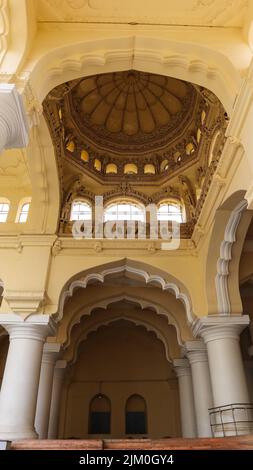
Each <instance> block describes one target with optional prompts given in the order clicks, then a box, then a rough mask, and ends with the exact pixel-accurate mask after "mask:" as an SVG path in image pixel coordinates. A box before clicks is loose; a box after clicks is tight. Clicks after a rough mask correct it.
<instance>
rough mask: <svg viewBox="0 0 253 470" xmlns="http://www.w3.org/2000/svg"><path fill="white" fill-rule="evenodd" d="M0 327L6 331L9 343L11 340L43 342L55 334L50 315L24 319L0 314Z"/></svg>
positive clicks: (32, 316)
mask: <svg viewBox="0 0 253 470" xmlns="http://www.w3.org/2000/svg"><path fill="white" fill-rule="evenodd" d="M0 325H2V326H3V328H5V330H7V332H8V333H9V335H10V341H11V340H13V339H34V340H37V341H45V338H46V337H47V336H50V335H51V336H52V335H54V334H55V332H56V324H55V321H54V320H53V319H52V317H50V315H31V316H30V317H28V318H26V319H24V318H22V317H20V316H19V315H16V314H11V313H7V314H5V313H2V314H0Z"/></svg>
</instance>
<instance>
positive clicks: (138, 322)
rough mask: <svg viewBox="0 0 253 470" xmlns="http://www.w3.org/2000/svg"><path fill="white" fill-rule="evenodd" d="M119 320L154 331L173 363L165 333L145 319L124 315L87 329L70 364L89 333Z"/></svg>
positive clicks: (79, 340)
mask: <svg viewBox="0 0 253 470" xmlns="http://www.w3.org/2000/svg"><path fill="white" fill-rule="evenodd" d="M119 320H126V321H129V322H130V323H132V324H134V325H135V326H137V327H138V326H141V327H143V328H145V330H146V331H147V332H152V333H154V334H155V336H156V338H157V339H158V340H160V341H161V342H162V343H163V346H164V349H165V355H166V359H167V361H168V362H170V363H172V362H173V357H172V356H171V354H170V349H169V343H168V341H167V338H166V337H165V335H164V334H163V333H162V332H161V331H159V330H158V329H157V328H154V326H153V325H151V324H149V323H148V322H146V321H145V320H143V321H141V320H136V319H133V318H130V317H124V316H119V317H118V318H115V319H108V320H107V319H104V320H103V321H102V322H100V323H98V324H97V325H93V326H91V327H90V328H88V329H87V330H85V331H84V332H83V333H82V334H81V335H80V336H79V338H78V340H77V341H76V343H75V346H74V348H73V355H72V357H71V358H70V359H69V364H71V365H73V364H75V362H76V360H77V358H78V351H79V348H80V346H81V344H82V343H83V342H84V341H85V340H86V339H87V338H88V336H89V334H91V333H95V332H97V331H98V330H99V329H100V328H102V327H103V326H110V325H111V324H113V323H115V322H117V321H119Z"/></svg>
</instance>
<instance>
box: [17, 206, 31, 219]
mask: <svg viewBox="0 0 253 470" xmlns="http://www.w3.org/2000/svg"><path fill="white" fill-rule="evenodd" d="M29 209H30V202H26V203H25V204H23V206H22V207H21V211H20V214H19V218H18V221H19V223H20V224H24V223H25V222H26V221H27V218H28V214H29Z"/></svg>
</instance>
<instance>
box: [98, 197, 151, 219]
mask: <svg viewBox="0 0 253 470" xmlns="http://www.w3.org/2000/svg"><path fill="white" fill-rule="evenodd" d="M108 220H139V221H141V222H144V220H145V209H144V207H143V208H142V206H139V205H137V204H134V203H132V202H128V201H121V202H118V203H115V204H111V205H110V206H108V207H107V208H106V209H105V213H104V221H105V222H107V221H108Z"/></svg>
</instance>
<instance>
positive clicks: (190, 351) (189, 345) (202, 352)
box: [183, 340, 208, 364]
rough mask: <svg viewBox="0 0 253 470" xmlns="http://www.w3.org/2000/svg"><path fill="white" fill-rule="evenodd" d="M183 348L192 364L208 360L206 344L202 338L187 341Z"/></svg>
mask: <svg viewBox="0 0 253 470" xmlns="http://www.w3.org/2000/svg"><path fill="white" fill-rule="evenodd" d="M183 350H184V353H185V355H186V356H187V357H188V359H189V362H190V364H194V363H195V362H208V356H207V349H206V345H205V343H204V341H202V340H196V341H186V343H185V344H184V348H183Z"/></svg>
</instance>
